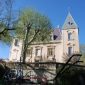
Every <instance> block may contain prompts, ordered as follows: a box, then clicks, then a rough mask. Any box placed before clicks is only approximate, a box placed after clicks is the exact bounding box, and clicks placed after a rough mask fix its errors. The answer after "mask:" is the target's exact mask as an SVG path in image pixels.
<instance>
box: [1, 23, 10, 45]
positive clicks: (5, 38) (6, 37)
mask: <svg viewBox="0 0 85 85" xmlns="http://www.w3.org/2000/svg"><path fill="white" fill-rule="evenodd" d="M11 40H12V37H11V33H10V31H8V27H7V26H6V25H5V24H4V23H2V22H0V41H2V42H5V43H7V44H9V43H10V42H11Z"/></svg>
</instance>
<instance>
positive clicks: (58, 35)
mask: <svg viewBox="0 0 85 85" xmlns="http://www.w3.org/2000/svg"><path fill="white" fill-rule="evenodd" d="M61 35H62V30H61V29H59V28H56V29H54V30H53V39H54V40H61Z"/></svg>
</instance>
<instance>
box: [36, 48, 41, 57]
mask: <svg viewBox="0 0 85 85" xmlns="http://www.w3.org/2000/svg"><path fill="white" fill-rule="evenodd" d="M36 56H41V49H38V48H37V49H36Z"/></svg>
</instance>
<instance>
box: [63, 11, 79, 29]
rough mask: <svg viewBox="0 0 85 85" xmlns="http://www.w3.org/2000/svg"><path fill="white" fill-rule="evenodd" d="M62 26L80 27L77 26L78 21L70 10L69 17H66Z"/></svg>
mask: <svg viewBox="0 0 85 85" xmlns="http://www.w3.org/2000/svg"><path fill="white" fill-rule="evenodd" d="M62 28H63V29H76V28H78V26H77V24H76V22H75V21H74V19H73V17H72V15H71V13H70V12H69V13H68V15H67V18H66V20H65V22H64V25H63V27H62Z"/></svg>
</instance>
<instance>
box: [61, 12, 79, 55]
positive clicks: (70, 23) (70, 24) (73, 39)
mask: <svg viewBox="0 0 85 85" xmlns="http://www.w3.org/2000/svg"><path fill="white" fill-rule="evenodd" d="M78 34H79V30H78V26H77V24H76V22H75V21H74V19H73V17H72V15H71V14H70V12H69V13H68V15H67V18H66V20H65V22H64V25H63V27H62V36H63V37H62V38H63V39H62V40H63V41H62V42H63V53H64V54H67V55H68V56H70V55H72V54H73V53H76V52H79V39H78Z"/></svg>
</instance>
